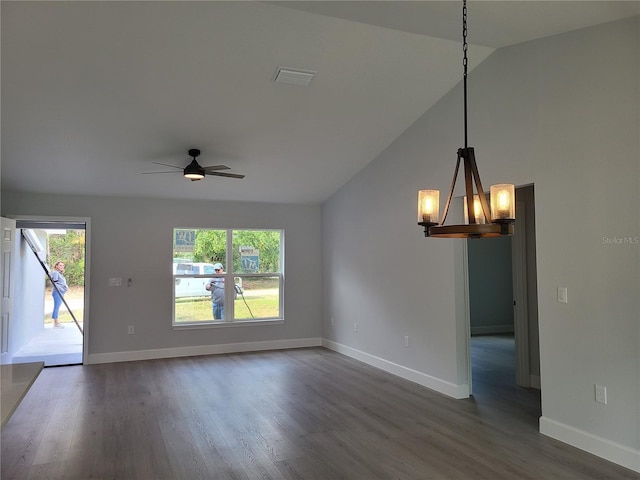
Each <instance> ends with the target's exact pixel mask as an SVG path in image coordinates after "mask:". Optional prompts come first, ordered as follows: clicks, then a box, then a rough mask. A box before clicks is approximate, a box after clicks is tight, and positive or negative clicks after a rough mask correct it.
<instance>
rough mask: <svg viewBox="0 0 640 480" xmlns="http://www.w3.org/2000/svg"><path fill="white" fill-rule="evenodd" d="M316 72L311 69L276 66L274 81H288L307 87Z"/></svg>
mask: <svg viewBox="0 0 640 480" xmlns="http://www.w3.org/2000/svg"><path fill="white" fill-rule="evenodd" d="M316 73H318V72H314V71H312V70H297V69H293V68H285V67H278V71H277V72H276V76H275V77H274V79H273V80H274V81H275V82H277V83H290V84H291V85H302V86H303V87H307V86H308V85H309V84H310V83H311V80H313V77H314V76H315V74H316Z"/></svg>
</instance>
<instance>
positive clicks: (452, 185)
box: [440, 148, 462, 225]
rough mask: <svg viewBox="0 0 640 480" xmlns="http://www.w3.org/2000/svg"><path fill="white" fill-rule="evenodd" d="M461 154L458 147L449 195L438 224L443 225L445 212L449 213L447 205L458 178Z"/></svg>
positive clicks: (449, 202) (445, 216) (445, 218)
mask: <svg viewBox="0 0 640 480" xmlns="http://www.w3.org/2000/svg"><path fill="white" fill-rule="evenodd" d="M461 155H462V149H461V148H459V149H458V160H457V161H456V169H455V170H454V171H453V180H451V187H450V188H449V196H448V197H447V203H446V205H445V206H444V213H443V214H442V221H441V222H440V225H444V222H445V221H446V220H447V214H448V213H449V205H451V198H452V197H453V189H454V188H455V186H456V179H457V178H458V170H459V168H460V156H461Z"/></svg>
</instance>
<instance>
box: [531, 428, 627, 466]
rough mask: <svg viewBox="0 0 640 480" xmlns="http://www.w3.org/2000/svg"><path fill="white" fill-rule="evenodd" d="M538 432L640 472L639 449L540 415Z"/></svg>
mask: <svg viewBox="0 0 640 480" xmlns="http://www.w3.org/2000/svg"><path fill="white" fill-rule="evenodd" d="M540 433H542V434H544V435H547V436H548V437H551V438H555V439H556V440H560V441H561V442H564V443H568V444H569V445H573V446H574V447H576V448H579V449H581V450H585V451H587V452H589V453H592V454H593V455H596V456H598V457H601V458H604V459H605V460H608V461H610V462H613V463H616V464H618V465H621V466H623V467H625V468H628V469H630V470H634V471H636V472H640V450H636V449H633V448H630V447H626V446H624V445H620V444H619V443H616V442H612V441H610V440H607V439H606V438H602V437H598V436H596V435H593V434H591V433H588V432H585V431H583V430H579V429H577V428H574V427H571V426H569V425H565V424H564V423H560V422H557V421H555V420H551V419H550V418H547V417H540Z"/></svg>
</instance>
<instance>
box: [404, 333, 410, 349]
mask: <svg viewBox="0 0 640 480" xmlns="http://www.w3.org/2000/svg"><path fill="white" fill-rule="evenodd" d="M404 346H405V347H408V346H409V335H405V336H404Z"/></svg>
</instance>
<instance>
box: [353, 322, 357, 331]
mask: <svg viewBox="0 0 640 480" xmlns="http://www.w3.org/2000/svg"><path fill="white" fill-rule="evenodd" d="M353 331H354V332H356V333H357V332H358V324H357V323H354V324H353Z"/></svg>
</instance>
